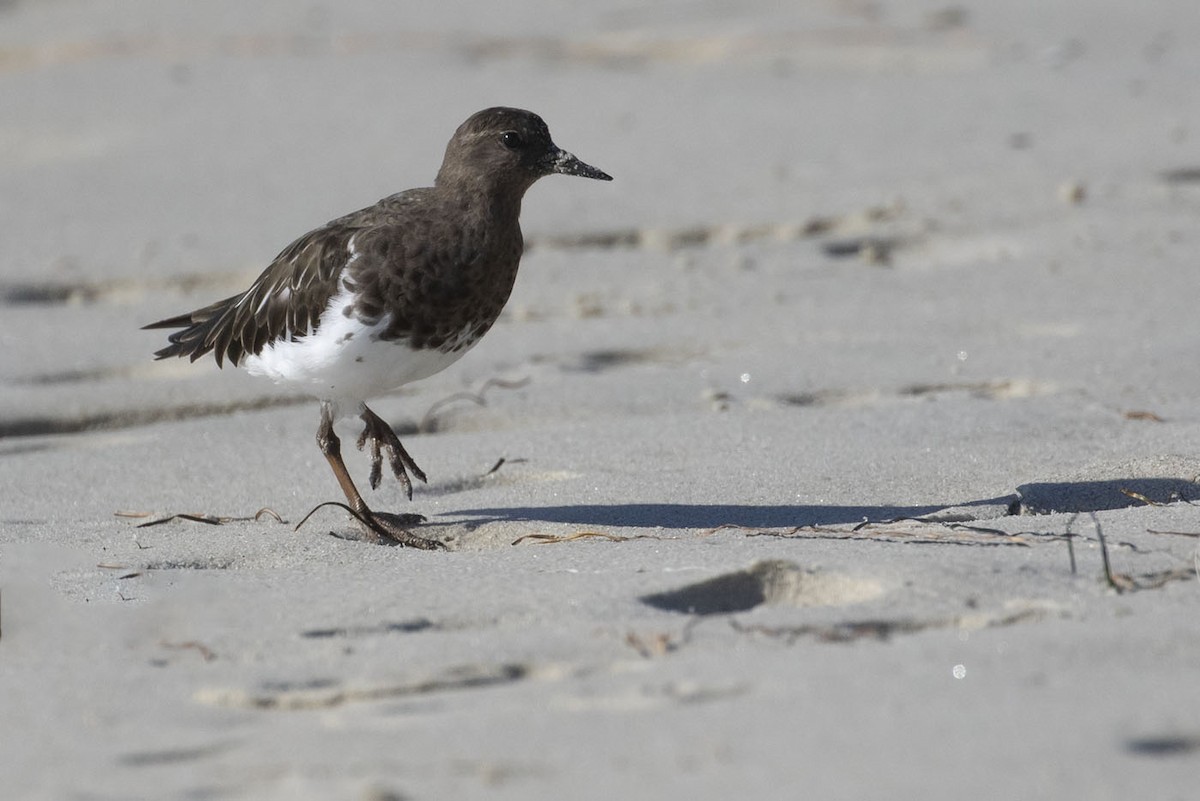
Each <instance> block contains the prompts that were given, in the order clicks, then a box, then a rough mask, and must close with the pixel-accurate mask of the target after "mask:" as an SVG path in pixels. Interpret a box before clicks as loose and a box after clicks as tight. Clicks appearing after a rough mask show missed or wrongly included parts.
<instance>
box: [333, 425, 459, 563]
mask: <svg viewBox="0 0 1200 801" xmlns="http://www.w3.org/2000/svg"><path fill="white" fill-rule="evenodd" d="M364 408H365V407H364ZM367 413H369V414H370V415H371V416H372V417H374V418H375V419H376V420H379V423H380V424H382V425H383V426H384V427H386V428H387V430H388V431H389V432H391V434H392V438H396V434H395V432H392V431H391V427H390V426H388V425H387V423H384V422H383V421H382V420H380V419H379V418H378V417H376V416H375V413H374V412H371V411H370V410H369V409H368V410H367ZM364 436H365V432H364ZM360 441H361V440H360ZM399 444H400V440H399V439H396V445H399ZM317 445H318V446H319V447H320V448H321V453H323V454H324V455H325V459H326V460H327V461H328V462H329V466H330V468H332V469H333V475H334V478H336V479H337V482H338V485H340V486H341V488H342V492H343V493H344V494H345V496H346V502H347V504H349V506H350V508H351V509H353V510H354V512H355V514H356V515H357V516H358V518H359V523H360V524H361V525H362V527H363V532H364V536H363V538H362V539H363V540H365V541H367V542H374V543H379V544H392V543H396V544H399V545H407V546H409V547H410V548H421V549H424V550H438V549H441V548H445V547H446V546H444V545H443V544H442V543H440V542H438V541H437V540H430V539H426V538H425V537H419V536H417V535H416V534H413V533H412V532H411V531H409V530H408V529H406V528H404V527H403V526H402V525H401V524H400V520H401V518H399V517H397V516H395V515H388V514H381V513H376V512H372V511H371V509H370V507H368V506H367V502H366V501H364V500H363V497H362V494H361V493H359V491H358V488H357V487H355V486H354V481H353V480H352V479H351V478H350V472H349V471H348V470H347V469H346V463H345V462H344V461H342V441H341V440H340V439H338V436H337V434H336V433H334V430H333V412H332V409H331V408H330V405H329V404H327V403H322V404H321V425H320V427H318V428H317ZM360 447H361V444H360ZM385 447H388V443H387V442H386V441H385ZM388 450H389V454H388V455H389V458H391V460H392V463H393V469H395V465H396V464H397V463H399V464H400V465H401V471H403V466H404V464H405V463H407V464H408V465H409V468H410V469H411V470H412V471H413V475H415V476H417V477H418V478H420V479H421V480H422V481H424V480H425V474H424V473H422V472H421V471H420V470H419V469H418V468H417V466H416V465H415V464H413V463H412V458H411V457H410V456H409V455H408V454H407V453H406V452H404V449H403V448H400V450H399V452H400V453H401V454H403V456H402V457H401V456H398V455H397V454H396V453H394V452H393V451H392V449H391V448H390V447H388ZM374 451H375V463H374V465H373V466H372V469H371V474H372V477H374V476H375V473H376V472H378V470H379V461H380V454H379V448H378V446H376V447H375V448H374ZM398 460H402V461H398ZM378 483H379V482H378V480H377V479H375V480H374V481H373V482H372V486H374V485H376V484H378ZM402 483H404V484H405V485H406V486H407V487H408V491H409V497H410V498H411V497H412V487H411V484H409V482H408V476H407V475H405V476H404V481H403V482H402Z"/></svg>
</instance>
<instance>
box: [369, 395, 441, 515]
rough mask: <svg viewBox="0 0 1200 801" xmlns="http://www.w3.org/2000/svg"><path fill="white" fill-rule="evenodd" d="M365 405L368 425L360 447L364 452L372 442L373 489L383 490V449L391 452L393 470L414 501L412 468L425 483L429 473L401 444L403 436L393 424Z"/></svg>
mask: <svg viewBox="0 0 1200 801" xmlns="http://www.w3.org/2000/svg"><path fill="white" fill-rule="evenodd" d="M362 408H363V410H362V414H361V415H360V416H361V417H362V421H363V423H364V425H363V431H362V433H361V434H359V435H358V449H359V450H360V451H361V450H362V449H363V448H364V447H365V446H366V444H367V443H368V442H370V443H371V479H370V481H371V489H379V479H380V478H381V477H382V474H383V451H387V457H388V463H389V464H390V465H391V467H392V473H393V474H394V475H395V476H396V478H397V479H398V480H399V481H400V486H402V487H404V491H405V492H406V493H407V494H408V499H409V500H410V501H411V500H412V482H411V481H410V480H409V478H408V470H411V471H412V474H413V475H414V476H415V477H416V478H418V479H419V480H420V481H421V483H422V484H424V483H425V473H423V472H422V471H421V468H419V467H417V463H416V462H414V461H413V458H412V457H411V456H409V455H408V451H406V450H404V446H403V445H401V444H400V438H399V437H398V436H396V432H395V431H393V430H392V427H391V426H390V425H388V424H387V423H386V422H384V420H383V418H382V417H380V416H379V415H377V414H375V412H373V411H371V409H370V407H368V406H367V405H366V404H365V403H364V404H363V407H362ZM405 468H408V470H405Z"/></svg>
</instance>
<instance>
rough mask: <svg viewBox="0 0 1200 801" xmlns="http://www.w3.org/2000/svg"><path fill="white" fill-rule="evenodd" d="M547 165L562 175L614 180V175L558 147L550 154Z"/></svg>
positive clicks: (552, 170) (551, 170)
mask: <svg viewBox="0 0 1200 801" xmlns="http://www.w3.org/2000/svg"><path fill="white" fill-rule="evenodd" d="M546 166H547V168H548V169H549V171H550V172H557V173H561V174H562V175H578V176H580V177H581V178H595V179H596V180H597V181H611V180H612V176H611V175H609V174H608V173H606V172H603V171H602V170H598V169H596V168H595V167H593V166H592V165H590V164H584V163H583V162H582V161H580V160H579V159H577V158H575V157H574V156H572V155H571V154H570V153H568V152H567V151H565V150H560V149H558V148H555V149H554V152H553V153H551V154H550V155H549V157H548V158H547V160H546Z"/></svg>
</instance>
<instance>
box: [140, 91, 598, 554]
mask: <svg viewBox="0 0 1200 801" xmlns="http://www.w3.org/2000/svg"><path fill="white" fill-rule="evenodd" d="M552 173H559V174H562V175H578V176H582V177H584V178H595V179H599V180H602V181H611V180H612V178H611V176H609V175H607V174H606V173H604V172H602V171H600V170H598V169H596V168H595V167H592V166H590V165H588V164H585V163H583V162H582V161H580V160H579V159H577V158H575V156H573V155H571V154H570V153H568V152H566V151H565V150H561V149H560V148H559V147H558V146H557V145H555V144H554V142H553V141H552V140H551V138H550V131H549V129H548V128H547V127H546V123H545V122H543V121H542V119H541V117H539V116H537V115H536V114H534V113H532V112H529V111H523V110H521V109H515V108H503V107H497V108H489V109H485V110H483V111H480V112H477V113H476V114H473V115H471V117H469V118H468V119H467V121H466V122H464V123H463V124H462V125H460V126H459V128H458V130H457V131H455V133H454V136H453V138H451V139H450V143H449V144H448V145H447V146H446V154H445V158H444V159H443V161H442V166H441V169H440V170H439V171H438V174H437V178H436V179H435V180H434V184H433V186H431V187H422V188H418V189H409V190H407V191H404V192H400V193H398V194H395V195H391V196H389V197H386V198H384V199H383V200H380V201H379V202H378V203H376V204H375V205H373V206H368V207H367V208H365V209H360V210H359V211H355V212H352V213H350V214H347V215H345V216H344V217H339V218H337V219H336V220H333V221H331V222H329V223H326V224H325V225H323V226H321V227H320V228H317V229H315V230H312V231H310V232H308V233H307V234H305V235H304V236H302V237H300V238H299V239H297V240H296V241H295V242H293V243H292V244H290V245H288V246H287V247H286V248H284V249H283V251H282V252H281V253H280V254H279V255H278V256H276V257H275V260H274V261H272V262H271V264H270V265H269V266H268V267H267V268H266V269H265V270H263V272H262V275H260V276H259V277H258V278H257V279H256V280H255V281H254V283H253V284H251V285H250V288H249V289H247V290H246V291H245V292H241V293H239V294H237V295H234V296H232V297H229V298H225V299H224V300H219V301H217V302H216V303H213V304H210V305H208V306H205V307H204V308H201V309H197V310H195V311H192V312H188V313H187V314H181V315H179V316H177V317H170V318H168V319H165V320H160V321H158V322H156V323H151V324H150V325H147V326H145V328H175V329H179V330H177V331H175V332H174V333H172V334H170V335H169V337H168V340H169V341H170V344H169V345H167V346H166V347H165V348H163V349H161V350H159V351H157V352H156V353H155V354H154V355H155V357H156V358H158V359H168V358H171V357H187V358H189V359H191V360H192V361H196V360H197V359H199V358H201V357H202V356H204V355H206V354H208V353H212V354H213V356H214V357H215V358H216V361H217V365H218V366H223V365H224V363H225V362H228V363H229V364H231V365H234V366H237V367H243V368H245V369H246V371H247V372H249V373H251V374H253V375H259V376H265V377H267V378H271V379H273V380H274V381H275V382H276V383H278V384H285V385H288V386H292V387H298V388H301V389H303V390H304V391H306V392H308V393H310V394H312V395H313V396H314V397H315V398H316V399H318V400H319V401H320V406H321V421H320V425H319V426H318V428H317V444H318V445H319V446H320V448H321V453H322V454H324V456H325V458H326V459H327V460H328V462H329V465H330V467H331V468H332V469H333V474H334V476H335V477H336V478H337V481H338V484H339V485H340V487H341V489H342V492H343V493H344V494H345V496H346V501H347V503H348V504H349V507H350V509H351V511H352V512H353V514H354V516H355V518H356V519H357V520H358V522H359V524H360V525H361V527H362V530H363V533H362V535H361V538H362V539H364V540H367V541H370V542H379V543H396V544H401V545H407V546H411V547H416V548H425V549H433V548H440V547H442V544H441V543H440V542H438V541H436V540H431V539H427V538H425V537H422V536H419V535H418V534H416V533H414V532H413V531H411V530H410V527H409V526H408V525H407V518H411V517H414V516H407V517H405V516H399V515H393V514H388V513H383V512H375V511H372V510H371V509H370V508H369V507H368V506H367V503H366V501H364V500H363V497H362V494H361V493H360V492H359V491H358V489H357V488H356V487H355V485H354V481H353V480H352V479H351V478H350V473H349V471H348V470H347V469H346V464H345V462H344V461H343V460H342V454H341V441H340V440H339V439H338V437H337V434H336V433H334V422H335V421H337V420H338V419H340V418H341V417H343V416H347V415H349V414H355V415H357V416H358V417H360V418H361V419H362V421H363V430H362V434H360V435H359V437H358V443H357V444H358V448H359V449H360V450H362V449H364V448H366V447H367V446H370V460H371V473H370V478H369V481H370V484H371V488H372V489H378V487H379V484H380V479H381V477H382V471H383V460H384V457H385V456H386V458H387V462H388V465H389V466H390V468H391V471H392V473H393V474H394V475H395V477H396V478H397V479H398V480H399V482H400V484H401V486H402V487H403V489H404V491H405V492H406V493H407V495H408V498H409V500H411V499H412V481H411V479H410V478H409V473H411V474H412V476H414V477H415V478H417V479H418V480H420V481H422V482H424V481H425V480H426V479H425V473H424V472H422V470H421V469H420V468H419V467H417V464H416V462H414V461H413V459H412V457H411V456H410V455H409V454H408V451H406V450H405V449H404V446H403V445H402V444H400V438H399V437H398V436H397V435H396V432H395V431H394V430H393V429H392V427H391V426H390V425H388V423H386V422H385V421H384V420H383V419H382V418H380V417H379V416H378V415H377V414H375V412H373V411H371V408H370V407H369V406H367V403H366V401H367V400H368V399H369V398H372V397H375V396H378V395H380V394H382V393H384V392H388V391H390V390H393V389H396V388H397V387H400V386H403V385H405V384H408V383H410V382H412V381H418V380H420V379H422V378H427V377H429V376H431V375H433V374H434V373H437V372H440V371H441V370H444V369H446V368H447V367H449V366H450V365H451V364H453V363H454V362H456V361H458V359H459V358H461V357H462V356H463V354H464V353H466V352H467V350H469V349H470V348H471V347H472V346H473V345H474V344H475V343H476V342H478V341H479V339H480V337H482V336H483V335H484V334H485V333H487V331H488V329H490V328H491V327H492V324H493V323H495V322H496V318H497V317H499V315H500V311H501V309H503V307H504V304H505V302H506V301H507V300H508V296H509V294H510V293H511V291H512V287H513V283H514V281H515V280H516V277H517V266H518V264H519V262H520V260H521V253H522V250H523V247H524V240H523V238H522V235H521V226H520V221H519V217H520V212H521V199H522V198H523V197H524V195H525V192H526V190H528V189H529V187H530V186H532V185H533V183H534V182H535V181H537V180H538V179H539V178H541V177H543V176H545V175H550V174H552ZM418 519H420V518H418Z"/></svg>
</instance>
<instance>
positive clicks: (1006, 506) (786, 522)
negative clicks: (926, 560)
mask: <svg viewBox="0 0 1200 801" xmlns="http://www.w3.org/2000/svg"><path fill="white" fill-rule="evenodd" d="M1177 501H1182V502H1185V503H1195V502H1198V501H1200V484H1198V483H1197V481H1196V480H1195V479H1188V478H1128V479H1112V480H1103V481H1074V482H1039V483H1029V484H1022V485H1020V486H1019V487H1017V489H1016V492H1015V493H1013V494H1011V495H1004V496H1000V497H997V498H985V499H981V500H974V501H968V502H966V503H946V504H930V505H924V506H902V505H884V506H865V505H864V506H816V505H803V504H777V505H772V504H766V505H755V504H725V503H699V504H689V503H616V504H573V505H569V506H516V507H509V508H496V507H488V508H477V509H459V510H457V511H456V512H455V513H454V514H455V516H457V517H463V518H469V520H467V521H463V522H466V523H467V524H468V525H472V526H477V525H484V524H486V523H492V522H541V523H567V524H572V525H587V526H613V527H629V528H668V529H707V528H717V527H718V526H725V525H734V526H745V527H747V528H782V527H792V526H833V525H844V524H849V523H862V522H872V523H878V522H884V521H888V520H896V519H901V518H913V517H922V516H925V515H932V514H934V513H936V512H949V511H951V510H952V512H953V515H952V517H953V519H956V520H971V519H987V518H995V517H999V516H1003V515H1010V514H1050V513H1055V512H1063V513H1087V512H1099V511H1106V510H1110V509H1122V508H1126V507H1132V506H1144V505H1162V504H1169V503H1173V502H1177Z"/></svg>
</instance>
